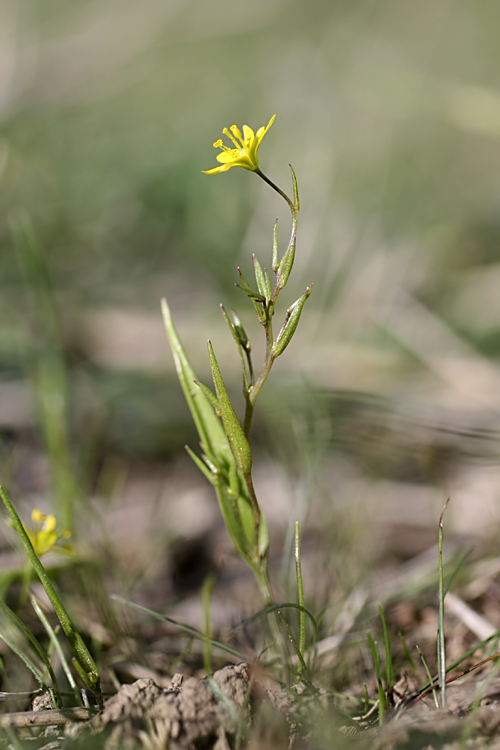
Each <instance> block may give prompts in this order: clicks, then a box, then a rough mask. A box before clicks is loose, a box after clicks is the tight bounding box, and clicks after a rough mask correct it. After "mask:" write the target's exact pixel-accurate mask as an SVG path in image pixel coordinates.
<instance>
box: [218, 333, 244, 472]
mask: <svg viewBox="0 0 500 750" xmlns="http://www.w3.org/2000/svg"><path fill="white" fill-rule="evenodd" d="M208 356H209V357H210V367H211V368H212V377H213V381H214V386H215V393H216V395H217V401H218V402H219V409H220V413H221V418H222V424H223V425H224V432H225V433H226V436H227V439H228V442H229V446H230V448H231V453H232V454H233V456H234V460H235V461H236V465H237V467H238V468H239V469H240V471H242V472H243V474H246V475H248V476H249V475H250V473H251V471H252V450H251V448H250V444H249V442H248V440H247V438H246V435H245V433H244V432H243V428H242V426H241V425H240V423H239V421H238V417H237V416H236V412H235V411H234V408H233V405H232V403H231V400H230V398H229V396H228V393H227V390H226V386H225V385H224V381H223V379H222V375H221V372H220V369H219V365H218V363H217V359H216V356H215V353H214V349H213V346H212V343H211V342H210V341H209V342H208Z"/></svg>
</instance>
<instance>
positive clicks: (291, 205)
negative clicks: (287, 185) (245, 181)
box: [255, 169, 295, 216]
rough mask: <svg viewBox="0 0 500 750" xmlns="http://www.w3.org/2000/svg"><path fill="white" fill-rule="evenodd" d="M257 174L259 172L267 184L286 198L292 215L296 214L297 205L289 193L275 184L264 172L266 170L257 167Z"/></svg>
mask: <svg viewBox="0 0 500 750" xmlns="http://www.w3.org/2000/svg"><path fill="white" fill-rule="evenodd" d="M255 174H258V175H259V177H261V178H262V179H263V180H264V182H267V184H268V185H270V186H271V187H272V189H273V190H276V192H277V193H279V195H281V197H282V198H284V199H285V200H286V202H287V203H288V205H289V206H290V211H291V212H292V216H294V215H295V206H294V205H293V203H292V201H291V199H290V198H289V197H288V195H287V194H286V193H284V192H283V190H281V188H279V187H278V186H277V185H275V184H274V182H273V181H272V180H270V179H269V177H267V175H265V174H264V172H261V171H260V169H256V170H255Z"/></svg>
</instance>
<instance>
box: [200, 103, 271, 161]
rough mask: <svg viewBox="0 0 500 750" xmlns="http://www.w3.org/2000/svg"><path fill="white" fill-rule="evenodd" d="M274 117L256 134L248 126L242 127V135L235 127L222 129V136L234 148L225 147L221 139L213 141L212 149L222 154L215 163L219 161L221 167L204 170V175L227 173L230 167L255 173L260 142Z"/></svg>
mask: <svg viewBox="0 0 500 750" xmlns="http://www.w3.org/2000/svg"><path fill="white" fill-rule="evenodd" d="M275 117H276V115H273V116H272V117H271V119H270V120H269V122H268V123H267V125H266V127H262V128H259V129H258V130H257V133H254V132H253V130H252V128H249V127H248V125H243V135H242V134H241V130H240V129H239V128H238V127H237V126H236V125H231V127H230V128H229V130H228V129H227V128H224V130H223V131H222V132H223V133H224V135H227V137H228V138H229V139H230V140H231V141H232V142H233V143H234V145H235V146H236V148H229V146H225V145H224V144H223V142H222V140H221V139H219V140H218V141H215V143H214V148H220V149H221V150H222V154H219V155H218V156H217V161H220V163H221V164H222V167H214V168H213V169H208V170H205V174H218V173H219V172H227V170H228V169H231V167H243V169H249V170H250V172H256V171H257V170H258V169H259V159H258V158H257V151H258V150H259V146H260V142H261V141H262V139H263V138H264V136H265V134H266V133H267V131H268V130H269V128H270V127H271V125H272V124H273V122H274V118H275Z"/></svg>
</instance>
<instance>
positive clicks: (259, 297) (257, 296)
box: [235, 284, 266, 303]
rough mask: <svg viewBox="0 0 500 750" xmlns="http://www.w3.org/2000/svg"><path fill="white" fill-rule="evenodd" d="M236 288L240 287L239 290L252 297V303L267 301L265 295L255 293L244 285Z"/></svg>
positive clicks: (238, 285)
mask: <svg viewBox="0 0 500 750" xmlns="http://www.w3.org/2000/svg"><path fill="white" fill-rule="evenodd" d="M235 286H237V287H238V289H242V290H243V291H244V292H245V294H246V295H247V296H248V297H250V299H251V300H252V301H255V302H260V303H263V302H265V301H266V297H265V295H263V294H260V292H254V291H253V289H250V287H249V286H244V285H243V284H235Z"/></svg>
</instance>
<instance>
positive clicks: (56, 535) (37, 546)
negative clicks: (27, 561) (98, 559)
mask: <svg viewBox="0 0 500 750" xmlns="http://www.w3.org/2000/svg"><path fill="white" fill-rule="evenodd" d="M31 520H32V521H33V529H29V528H28V527H27V526H25V527H24V528H25V529H26V533H27V535H28V537H29V540H30V542H31V544H32V545H33V549H34V550H35V552H36V554H37V556H38V557H42V555H46V554H47V553H48V552H55V553H57V554H60V555H71V554H72V548H71V545H70V544H64V543H61V539H67V538H68V537H70V536H71V532H70V531H67V530H66V531H58V530H57V529H56V526H57V521H56V517H55V516H53V515H50V514H45V513H41V512H40V510H39V509H38V508H34V509H33V511H32V513H31Z"/></svg>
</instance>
